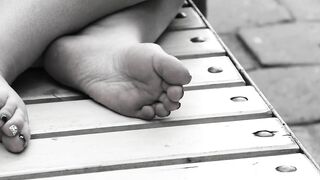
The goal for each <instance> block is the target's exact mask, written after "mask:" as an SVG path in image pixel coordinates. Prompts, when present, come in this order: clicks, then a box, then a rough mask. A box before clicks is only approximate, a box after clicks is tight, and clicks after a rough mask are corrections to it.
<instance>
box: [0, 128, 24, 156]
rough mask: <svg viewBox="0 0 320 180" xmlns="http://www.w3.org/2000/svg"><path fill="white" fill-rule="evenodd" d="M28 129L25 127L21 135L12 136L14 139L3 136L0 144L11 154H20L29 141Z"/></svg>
mask: <svg viewBox="0 0 320 180" xmlns="http://www.w3.org/2000/svg"><path fill="white" fill-rule="evenodd" d="M28 129H29V127H28V125H26V126H25V127H24V128H23V129H22V131H21V134H19V135H17V136H14V137H8V136H5V135H3V136H2V143H3V145H4V147H5V148H6V149H7V150H8V151H10V152H12V153H20V152H22V151H23V150H24V149H25V148H26V147H27V145H28V144H29V141H30V132H29V130H28Z"/></svg>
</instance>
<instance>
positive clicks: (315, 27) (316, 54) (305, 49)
mask: <svg viewBox="0 0 320 180" xmlns="http://www.w3.org/2000/svg"><path fill="white" fill-rule="evenodd" d="M208 19H209V21H210V23H211V24H212V25H213V27H214V28H215V29H216V30H217V31H218V33H219V34H220V36H221V37H222V39H223V40H224V42H225V43H226V44H227V46H228V47H229V48H230V49H231V51H232V52H233V53H234V55H235V56H236V57H237V59H238V60H239V61H240V63H241V64H242V65H243V66H244V67H245V68H246V69H247V71H248V72H249V75H250V76H251V77H252V78H253V80H254V81H255V82H256V83H257V85H258V87H259V88H260V89H261V90H262V92H263V93H264V94H265V95H266V96H267V98H268V99H269V101H270V102H271V104H272V105H273V106H274V107H275V108H276V109H277V111H278V112H279V113H280V115H281V116H282V117H283V118H284V120H285V121H286V122H287V123H288V124H289V125H290V126H291V129H292V130H293V131H294V132H295V134H296V135H297V136H298V138H299V139H300V141H301V142H302V143H303V144H304V145H305V146H306V148H307V149H308V151H309V152H310V153H311V154H312V156H313V157H314V158H315V159H316V161H317V162H318V163H319V164H320V0H263V1H258V0H208Z"/></svg>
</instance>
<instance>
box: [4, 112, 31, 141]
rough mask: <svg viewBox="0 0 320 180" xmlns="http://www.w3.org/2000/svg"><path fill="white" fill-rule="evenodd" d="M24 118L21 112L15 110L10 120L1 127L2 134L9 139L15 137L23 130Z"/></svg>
mask: <svg viewBox="0 0 320 180" xmlns="http://www.w3.org/2000/svg"><path fill="white" fill-rule="evenodd" d="M25 118H26V117H24V114H23V112H22V110H20V109H17V110H16V111H15V113H14V114H13V116H12V117H11V118H10V120H8V121H7V122H6V123H5V124H4V125H3V126H2V127H1V130H2V132H3V134H4V135H6V136H9V137H12V136H16V135H17V134H18V133H20V131H21V130H22V129H23V126H24V123H25V122H26V121H25Z"/></svg>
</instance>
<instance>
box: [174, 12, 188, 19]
mask: <svg viewBox="0 0 320 180" xmlns="http://www.w3.org/2000/svg"><path fill="white" fill-rule="evenodd" d="M186 17H187V14H186V13H185V12H179V13H178V14H177V15H176V19H183V18H186Z"/></svg>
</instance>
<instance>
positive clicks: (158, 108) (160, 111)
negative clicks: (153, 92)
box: [154, 103, 170, 117]
mask: <svg viewBox="0 0 320 180" xmlns="http://www.w3.org/2000/svg"><path fill="white" fill-rule="evenodd" d="M154 109H155V112H156V115H157V116H159V117H166V116H169V115H170V111H168V110H167V109H166V108H165V107H164V105H163V104H162V103H156V104H154Z"/></svg>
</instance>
